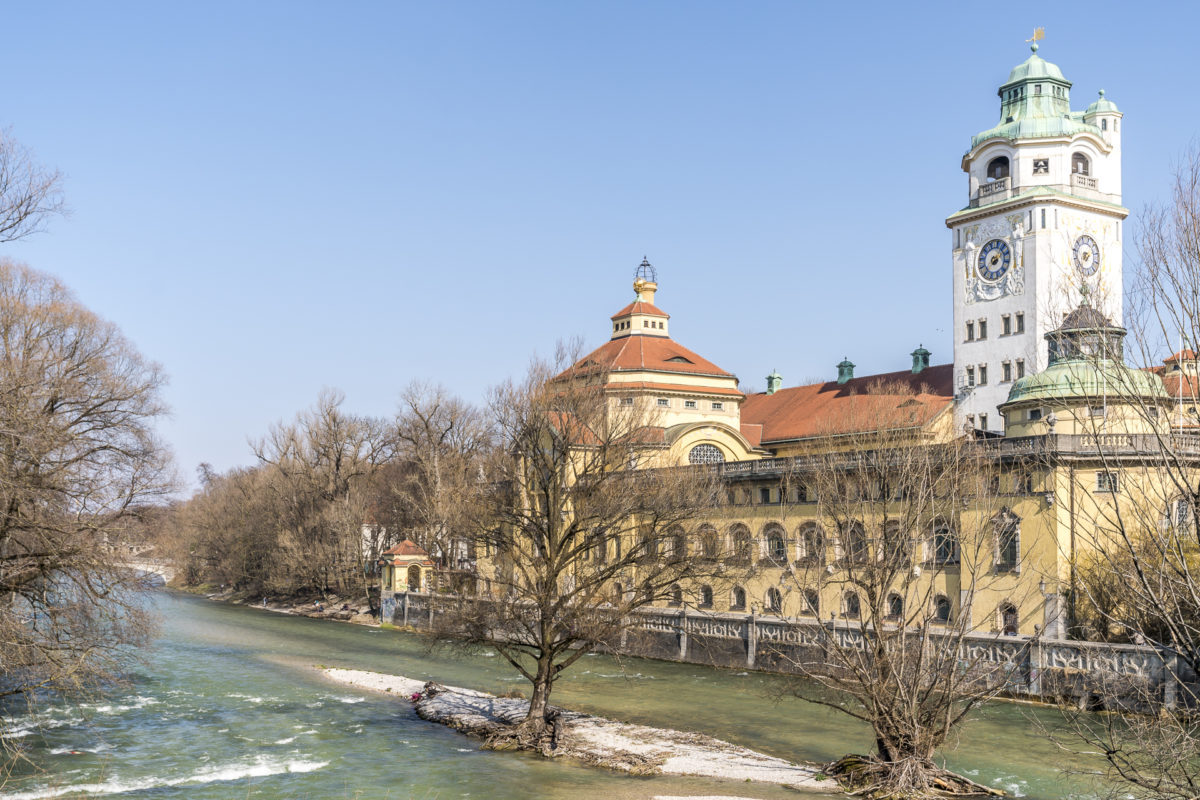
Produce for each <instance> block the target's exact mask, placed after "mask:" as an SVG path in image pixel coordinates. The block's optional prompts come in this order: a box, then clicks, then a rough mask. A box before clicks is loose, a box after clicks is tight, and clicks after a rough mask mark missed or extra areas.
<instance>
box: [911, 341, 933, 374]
mask: <svg viewBox="0 0 1200 800" xmlns="http://www.w3.org/2000/svg"><path fill="white" fill-rule="evenodd" d="M911 355H912V360H913V370H912V371H913V375H919V374H921V373H922V372H924V371H925V370H927V369H929V357H930V356H931V355H933V354H932V353H930V352H929V351H928V350H926V349H925V345H923V344H919V345H917V349H916V350H913V351H912V353H911Z"/></svg>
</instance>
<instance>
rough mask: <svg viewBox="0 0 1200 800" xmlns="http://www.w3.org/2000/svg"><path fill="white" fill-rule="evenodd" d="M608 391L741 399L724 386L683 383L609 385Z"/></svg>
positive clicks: (639, 382)
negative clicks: (668, 393)
mask: <svg viewBox="0 0 1200 800" xmlns="http://www.w3.org/2000/svg"><path fill="white" fill-rule="evenodd" d="M607 388H608V390H609V391H611V392H613V393H614V394H619V393H620V391H621V390H622V389H627V388H629V389H649V390H650V391H653V392H686V393H687V394H717V395H723V396H726V397H742V396H743V395H742V393H741V392H740V391H738V390H737V389H733V388H727V387H724V386H690V385H688V384H685V383H650V382H648V381H630V382H629V383H610V384H608V387H607Z"/></svg>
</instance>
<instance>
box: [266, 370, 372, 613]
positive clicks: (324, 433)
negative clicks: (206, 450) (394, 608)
mask: <svg viewBox="0 0 1200 800" xmlns="http://www.w3.org/2000/svg"><path fill="white" fill-rule="evenodd" d="M342 402H343V397H342V395H341V394H340V393H339V392H336V391H332V390H325V391H323V392H321V395H320V397H318V399H317V403H316V405H315V406H314V407H313V408H312V409H311V410H309V411H305V412H302V413H301V414H299V415H297V417H296V420H295V422H293V423H291V424H286V425H285V424H279V425H275V426H274V427H272V429H271V431H270V432H269V433H268V434H267V436H266V437H265V438H263V439H262V440H261V441H259V442H257V443H256V444H255V445H254V452H255V454H256V455H257V456H258V459H259V461H260V462H261V463H262V464H263V465H265V466H266V467H268V476H269V482H268V485H269V486H270V487H271V490H272V491H274V492H275V493H276V495H277V498H278V502H279V503H280V505H281V507H282V509H283V514H282V516H281V518H280V520H279V523H278V526H277V530H278V541H277V546H278V551H277V558H278V559H279V563H278V564H277V565H276V568H275V570H274V572H273V578H274V580H275V588H277V589H280V590H283V591H297V590H314V591H321V592H326V591H354V592H361V593H362V595H363V596H364V597H366V596H368V591H369V584H370V583H373V580H371V579H370V577H369V572H370V562H369V561H368V560H367V559H368V558H369V555H368V554H367V553H364V549H363V545H362V526H363V522H364V520H365V518H366V516H367V494H366V491H365V489H366V488H367V486H368V482H369V479H370V478H371V476H372V475H373V474H374V473H375V472H376V471H377V470H378V469H379V467H380V466H381V465H382V464H384V463H385V462H386V461H387V460H388V459H389V458H390V457H391V453H392V451H393V441H392V437H391V436H390V435H389V433H388V431H387V426H386V425H385V424H384V423H383V422H382V421H381V420H376V419H372V418H369V417H360V416H355V415H352V414H347V413H346V412H344V411H343V410H342V408H341V405H342Z"/></svg>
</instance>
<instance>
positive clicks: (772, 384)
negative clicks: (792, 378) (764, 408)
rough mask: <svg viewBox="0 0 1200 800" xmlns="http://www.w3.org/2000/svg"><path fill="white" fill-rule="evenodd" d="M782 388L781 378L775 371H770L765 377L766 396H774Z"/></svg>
mask: <svg viewBox="0 0 1200 800" xmlns="http://www.w3.org/2000/svg"><path fill="white" fill-rule="evenodd" d="M781 388H783V376H782V375H780V374H779V373H778V372H776V371H775V370H771V374H770V375H768V376H767V394H775V393H776V392H778V391H779V390H780V389H781Z"/></svg>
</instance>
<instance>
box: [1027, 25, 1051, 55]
mask: <svg viewBox="0 0 1200 800" xmlns="http://www.w3.org/2000/svg"><path fill="white" fill-rule="evenodd" d="M1045 38H1046V29H1045V28H1034V29H1033V36H1031V37H1030V38H1028V39H1026V40H1025V41H1026V42H1032V44H1031V45H1030V46H1029V49H1030V50H1032V51H1033V52H1035V53H1036V52H1037V50H1038V45H1037V43H1038V42H1040V41H1041V40H1042V39H1045Z"/></svg>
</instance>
